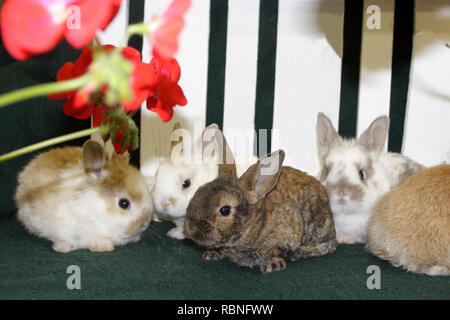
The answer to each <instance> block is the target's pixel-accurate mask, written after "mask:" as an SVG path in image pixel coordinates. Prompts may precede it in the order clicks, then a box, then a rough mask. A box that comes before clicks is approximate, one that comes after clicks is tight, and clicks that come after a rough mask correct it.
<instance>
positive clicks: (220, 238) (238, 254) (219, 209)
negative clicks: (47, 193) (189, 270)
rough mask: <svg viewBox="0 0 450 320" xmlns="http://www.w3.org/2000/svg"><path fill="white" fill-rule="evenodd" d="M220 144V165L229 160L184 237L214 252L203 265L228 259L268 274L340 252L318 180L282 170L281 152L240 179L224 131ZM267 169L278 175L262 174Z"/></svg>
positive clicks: (200, 200) (190, 217)
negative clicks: (293, 263)
mask: <svg viewBox="0 0 450 320" xmlns="http://www.w3.org/2000/svg"><path fill="white" fill-rule="evenodd" d="M216 139H217V140H218V142H222V141H223V143H221V144H219V145H222V147H219V151H222V153H221V157H222V159H225V157H224V155H226V156H227V157H230V158H231V159H227V160H229V161H223V162H222V163H223V164H220V165H219V175H218V177H217V178H216V179H215V180H213V181H211V182H210V183H207V184H205V185H203V186H202V187H200V188H199V189H198V190H197V192H196V193H195V195H194V197H193V198H192V200H191V201H190V203H189V206H188V208H187V212H186V221H185V234H186V236H187V237H188V238H191V239H193V240H194V241H195V242H197V243H198V244H200V245H203V246H206V247H209V248H211V249H209V250H207V251H205V252H204V254H203V258H204V259H206V260H217V259H223V258H228V259H229V260H231V261H232V262H234V263H236V264H238V265H239V266H245V267H254V266H259V267H260V270H261V272H263V273H267V272H272V271H277V270H282V269H284V268H286V263H285V260H290V261H294V260H298V259H301V258H309V257H316V256H322V255H325V254H328V253H331V252H333V251H334V250H335V249H336V247H337V241H336V235H335V229H334V223H333V219H332V214H331V209H330V206H329V202H328V196H327V193H326V190H325V188H324V187H323V186H322V185H321V184H320V183H319V181H318V180H316V179H315V178H314V177H311V176H309V175H307V174H306V173H303V172H301V171H299V170H296V169H293V168H291V167H282V162H283V160H284V152H283V151H282V150H279V151H276V152H274V153H272V154H271V155H267V156H264V157H262V158H261V159H260V160H259V161H258V162H257V163H256V164H254V165H252V166H251V167H250V168H249V169H248V170H247V171H246V172H245V173H244V174H243V175H242V176H241V178H239V179H238V178H237V175H236V166H235V165H234V159H233V158H232V155H231V151H230V149H229V148H228V145H227V143H226V141H225V139H224V138H223V136H222V135H221V133H220V131H217V132H216ZM221 149H222V150H221ZM269 165H270V167H271V168H273V167H275V168H276V170H275V173H272V174H269V175H264V174H261V172H262V170H264V169H265V168H268V167H269ZM227 207H228V208H227Z"/></svg>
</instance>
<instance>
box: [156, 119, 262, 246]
mask: <svg viewBox="0 0 450 320" xmlns="http://www.w3.org/2000/svg"><path fill="white" fill-rule="evenodd" d="M178 129H180V126H179V124H178V123H176V124H175V126H174V129H173V132H175V131H176V130H178ZM209 129H212V130H219V129H218V127H217V125H216V124H212V125H210V126H209V127H207V128H205V129H204V130H203V132H202V136H201V138H200V139H199V141H197V143H196V146H197V149H196V150H201V153H202V155H203V154H204V152H205V150H207V148H208V147H210V146H212V143H214V146H215V140H211V141H213V142H210V141H203V142H202V138H203V137H204V135H205V132H206V131H207V130H209ZM212 136H213V135H212ZM180 141H181V142H176V143H173V142H172V148H171V149H172V150H173V149H174V148H175V147H176V146H177V145H179V144H178V143H183V141H182V139H181V140H180ZM185 147H186V146H183V147H182V148H185ZM172 150H171V153H172ZM179 151H181V152H183V149H181V150H179ZM194 152H195V150H194ZM215 154H217V153H215ZM202 155H201V156H200V158H199V159H201V160H200V163H196V162H195V161H194V159H193V158H194V156H193V157H192V159H188V160H189V161H184V162H181V163H180V161H173V160H172V159H171V158H166V159H164V161H162V162H161V164H160V166H159V167H158V170H157V171H156V175H155V183H154V188H153V190H152V197H153V203H154V208H155V210H156V212H157V213H158V214H160V215H162V217H163V218H166V219H169V220H171V221H172V222H173V223H174V224H175V225H176V227H175V228H172V229H170V230H169V231H168V232H167V236H169V237H171V238H175V239H180V240H181V239H184V238H185V235H184V230H183V227H184V218H185V215H186V209H187V207H188V204H189V201H190V200H191V199H192V197H193V196H194V193H195V192H196V191H197V189H198V188H199V187H200V186H202V185H204V184H206V183H207V182H210V181H212V180H214V179H215V178H216V177H217V175H218V160H217V156H212V157H209V158H208V159H205V157H203V156H202ZM235 161H236V168H237V173H238V175H239V176H240V175H241V174H242V173H244V172H245V171H246V170H247V169H248V167H250V165H251V164H253V163H254V162H256V161H257V158H256V157H255V156H251V155H249V156H247V155H236V157H235ZM185 181H189V184H190V185H189V186H188V187H186V188H184V187H183V183H184V182H185ZM156 219H157V217H156V215H155V216H154V220H155V221H157V220H156Z"/></svg>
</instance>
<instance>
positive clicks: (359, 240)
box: [336, 233, 364, 244]
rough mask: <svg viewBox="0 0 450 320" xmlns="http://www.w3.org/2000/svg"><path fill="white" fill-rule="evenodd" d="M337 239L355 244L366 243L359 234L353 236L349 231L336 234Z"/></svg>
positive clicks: (340, 241)
mask: <svg viewBox="0 0 450 320" xmlns="http://www.w3.org/2000/svg"><path fill="white" fill-rule="evenodd" d="M336 240H337V242H339V243H346V244H354V243H364V240H363V239H362V238H361V237H359V236H353V235H351V234H348V233H342V234H336Z"/></svg>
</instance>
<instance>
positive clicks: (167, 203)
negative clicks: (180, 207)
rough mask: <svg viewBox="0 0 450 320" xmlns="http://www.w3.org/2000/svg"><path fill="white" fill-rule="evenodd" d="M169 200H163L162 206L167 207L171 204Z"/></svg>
mask: <svg viewBox="0 0 450 320" xmlns="http://www.w3.org/2000/svg"><path fill="white" fill-rule="evenodd" d="M169 204H170V203H169V201H168V200H166V199H163V200H161V207H163V208H167V207H168V206H169Z"/></svg>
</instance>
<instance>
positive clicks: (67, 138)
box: [0, 127, 100, 162]
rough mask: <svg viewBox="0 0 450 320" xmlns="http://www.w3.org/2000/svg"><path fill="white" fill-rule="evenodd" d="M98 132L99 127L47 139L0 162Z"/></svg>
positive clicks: (16, 151) (0, 157)
mask: <svg viewBox="0 0 450 320" xmlns="http://www.w3.org/2000/svg"><path fill="white" fill-rule="evenodd" d="M99 131H100V127H96V128H90V129H85V130H81V131H77V132H73V133H69V134H66V135H64V136H60V137H56V138H52V139H48V140H45V141H42V142H38V143H36V144H32V145H30V146H27V147H24V148H21V149H17V150H15V151H12V152H10V153H6V154H4V155H2V156H0V162H3V161H6V160H10V159H12V158H15V157H18V156H21V155H24V154H26V153H29V152H33V151H36V150H39V149H42V148H45V147H49V146H52V145H54V144H58V143H62V142H66V141H70V140H74V139H78V138H82V137H86V136H89V135H91V134H94V133H96V132H99Z"/></svg>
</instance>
